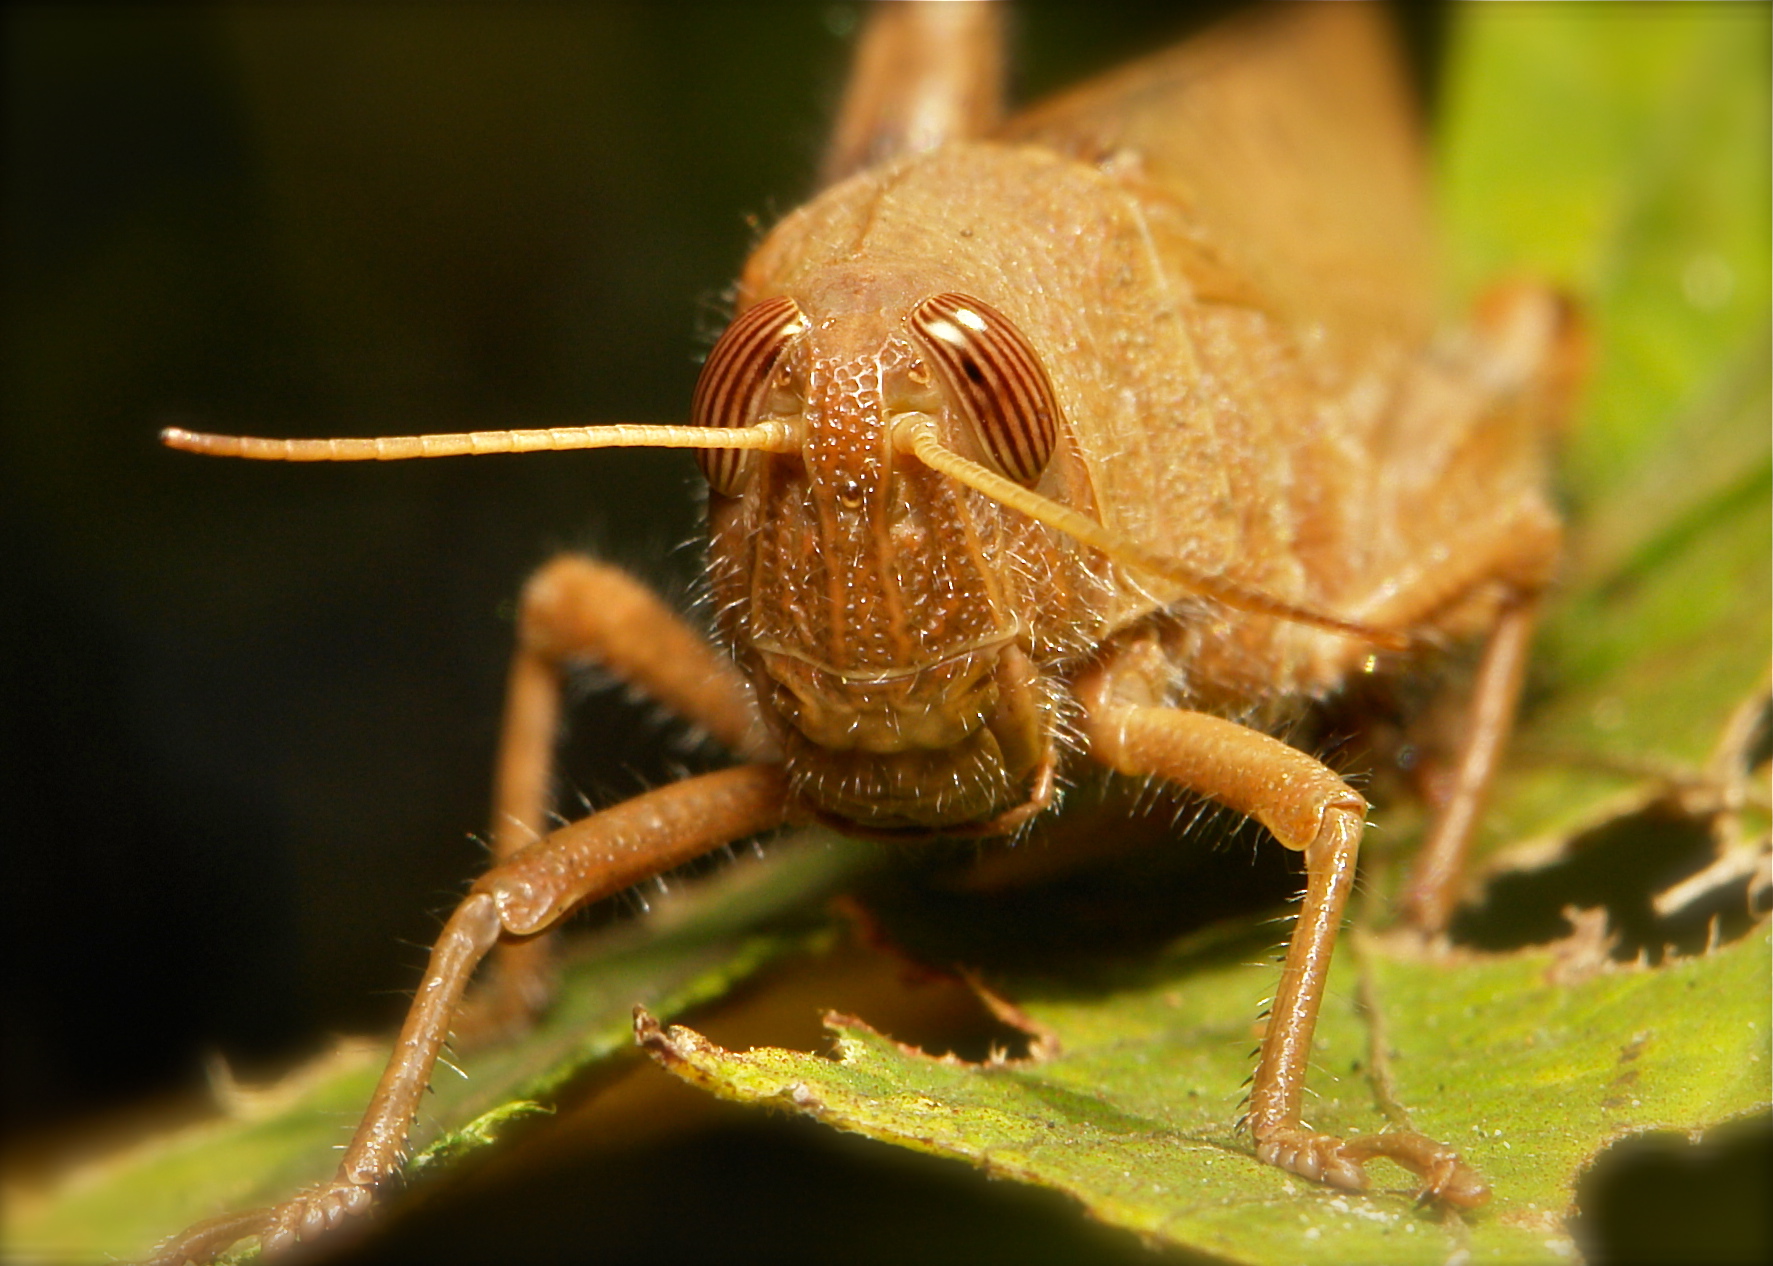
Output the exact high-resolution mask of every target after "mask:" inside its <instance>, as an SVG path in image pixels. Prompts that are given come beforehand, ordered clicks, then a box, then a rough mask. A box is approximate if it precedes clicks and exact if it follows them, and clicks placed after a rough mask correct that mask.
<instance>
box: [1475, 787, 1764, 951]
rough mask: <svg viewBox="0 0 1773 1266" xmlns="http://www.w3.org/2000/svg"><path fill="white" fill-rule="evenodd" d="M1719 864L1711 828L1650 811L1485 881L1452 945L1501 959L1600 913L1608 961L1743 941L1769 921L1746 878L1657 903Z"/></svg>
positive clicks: (1672, 811)
mask: <svg viewBox="0 0 1773 1266" xmlns="http://www.w3.org/2000/svg"><path fill="white" fill-rule="evenodd" d="M1715 856H1716V843H1715V841H1714V838H1713V836H1712V832H1711V824H1710V823H1709V822H1708V821H1707V820H1706V819H1704V818H1702V817H1695V816H1693V815H1690V814H1687V813H1683V812H1682V811H1681V810H1680V809H1679V808H1678V807H1676V806H1673V805H1667V804H1654V805H1651V806H1649V807H1648V808H1645V809H1642V810H1640V811H1638V812H1636V813H1631V814H1627V815H1625V816H1623V817H1620V818H1616V819H1614V820H1613V821H1611V822H1608V823H1606V824H1605V825H1604V826H1601V827H1598V828H1596V829H1594V830H1592V831H1589V832H1586V833H1584V834H1583V835H1580V836H1578V837H1576V838H1575V839H1573V840H1571V841H1570V843H1569V845H1568V847H1567V848H1566V850H1565V853H1564V857H1563V859H1562V860H1561V861H1558V862H1557V863H1555V864H1553V865H1550V866H1546V867H1543V868H1541V869H1537V870H1531V871H1519V872H1515V873H1512V874H1505V875H1501V876H1498V877H1497V878H1495V879H1493V880H1491V881H1490V884H1489V886H1488V888H1487V889H1486V891H1485V895H1484V900H1483V902H1482V904H1480V905H1475V906H1468V907H1466V908H1465V909H1463V910H1461V911H1460V912H1459V914H1458V915H1457V917H1456V918H1455V920H1454V923H1453V928H1452V935H1453V939H1454V940H1455V941H1457V942H1459V943H1460V944H1463V945H1468V946H1470V947H1472V948H1474V949H1480V950H1488V951H1491V952H1502V951H1507V950H1513V949H1521V948H1524V947H1526V946H1529V945H1546V944H1550V943H1552V942H1555V941H1560V940H1562V939H1564V938H1565V937H1567V936H1569V935H1570V934H1571V932H1572V931H1573V930H1574V928H1573V925H1572V923H1571V922H1570V919H1569V918H1568V917H1567V915H1566V912H1567V911H1569V910H1571V909H1581V910H1588V909H1596V908H1599V909H1604V910H1605V911H1606V914H1607V933H1608V937H1609V939H1610V940H1611V941H1612V944H1613V948H1612V953H1613V957H1614V958H1616V959H1619V960H1622V961H1631V960H1634V959H1636V958H1638V957H1639V956H1640V955H1641V956H1643V957H1644V958H1645V959H1646V960H1647V961H1648V962H1650V963H1659V962H1661V961H1662V960H1663V959H1664V958H1666V957H1668V956H1669V955H1670V954H1673V955H1678V956H1683V957H1685V956H1690V955H1694V954H1701V953H1704V952H1705V951H1706V950H1707V949H1708V948H1711V947H1715V946H1716V945H1721V944H1728V943H1729V942H1731V941H1734V940H1736V939H1738V938H1739V937H1741V936H1743V935H1745V934H1746V933H1747V932H1748V931H1749V930H1750V929H1751V928H1753V927H1754V926H1755V925H1756V924H1757V923H1758V922H1759V921H1760V919H1761V918H1762V917H1763V916H1764V914H1765V913H1766V911H1765V910H1764V909H1763V908H1762V906H1763V904H1764V901H1765V893H1764V891H1759V892H1757V890H1756V889H1755V888H1754V887H1753V885H1752V883H1751V880H1750V879H1749V878H1748V877H1743V878H1740V879H1738V880H1736V881H1734V882H1730V883H1726V884H1721V885H1719V886H1718V887H1716V888H1713V889H1711V890H1709V891H1707V892H1705V893H1704V894H1703V895H1702V896H1701V897H1699V898H1698V899H1696V900H1693V901H1691V902H1688V903H1686V904H1684V905H1682V906H1681V907H1680V908H1679V909H1677V910H1674V911H1672V912H1670V913H1668V914H1666V915H1665V914H1662V913H1659V912H1658V910H1657V908H1656V897H1657V894H1659V893H1662V892H1664V891H1666V890H1668V889H1669V888H1672V887H1673V886H1674V885H1676V884H1678V883H1680V882H1681V881H1682V880H1684V879H1687V878H1689V877H1690V876H1692V875H1695V874H1697V873H1698V872H1700V871H1701V870H1703V869H1705V867H1706V866H1707V865H1709V864H1710V863H1711V862H1712V861H1713V859H1714V858H1715Z"/></svg>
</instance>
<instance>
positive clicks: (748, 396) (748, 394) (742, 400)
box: [690, 295, 807, 497]
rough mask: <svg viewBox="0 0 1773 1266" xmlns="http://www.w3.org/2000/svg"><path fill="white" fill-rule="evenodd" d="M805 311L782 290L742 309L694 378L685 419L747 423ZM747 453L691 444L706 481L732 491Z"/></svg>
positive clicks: (740, 482) (802, 325)
mask: <svg viewBox="0 0 1773 1266" xmlns="http://www.w3.org/2000/svg"><path fill="white" fill-rule="evenodd" d="M806 328H807V321H806V317H805V316H803V315H802V314H801V311H800V308H799V307H798V306H796V304H795V302H794V300H792V299H790V298H788V297H787V296H786V295H779V296H777V297H776V298H774V299H765V300H764V301H763V302H762V303H759V304H756V305H755V306H753V307H750V308H747V309H745V311H743V312H741V313H740V314H739V315H738V316H737V317H735V318H734V319H733V323H732V324H731V325H729V326H727V329H726V333H725V334H722V335H721V336H720V341H719V342H718V343H716V344H715V345H714V350H713V351H712V352H710V353H709V354H708V360H707V363H706V364H704V365H703V366H702V376H701V377H700V378H698V379H697V380H696V394H695V399H694V401H693V402H692V403H691V405H690V420H691V421H692V422H693V423H694V424H695V425H696V426H732V427H740V426H751V425H753V424H754V423H756V422H757V420H758V417H759V415H760V414H761V413H762V410H763V405H764V401H765V400H766V399H767V397H768V396H769V393H770V388H771V387H772V385H773V379H774V377H775V373H776V369H777V366H779V365H780V364H781V361H782V356H783V353H785V352H786V351H787V350H788V347H789V345H790V344H791V343H793V342H794V340H795V339H797V338H799V337H800V336H801V335H802V334H803V333H805V332H806ZM750 458H751V453H750V452H749V451H747V450H745V449H737V448H702V449H697V450H696V464H697V465H698V466H700V467H701V468H702V474H703V475H704V476H705V477H706V478H707V480H708V485H709V487H711V488H713V489H714V491H716V492H718V493H721V494H722V495H724V496H728V497H733V496H737V495H738V493H739V489H740V488H742V487H743V486H744V483H745V474H746V471H747V470H749V469H750V468H749V466H748V465H747V462H748V461H749V460H750Z"/></svg>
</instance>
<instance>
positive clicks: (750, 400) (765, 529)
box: [696, 265, 1064, 831]
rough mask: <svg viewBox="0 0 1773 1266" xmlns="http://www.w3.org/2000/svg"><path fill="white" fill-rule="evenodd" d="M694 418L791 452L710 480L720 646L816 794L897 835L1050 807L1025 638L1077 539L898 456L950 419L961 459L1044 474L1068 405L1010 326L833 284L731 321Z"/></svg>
mask: <svg viewBox="0 0 1773 1266" xmlns="http://www.w3.org/2000/svg"><path fill="white" fill-rule="evenodd" d="M696 412H697V421H698V422H699V423H701V424H702V425H708V426H722V425H725V426H752V425H756V424H757V423H759V422H761V421H769V422H773V423H786V424H787V426H788V427H789V429H790V433H791V434H792V435H793V436H794V437H795V440H796V443H795V444H794V445H793V450H792V451H789V452H775V453H762V452H752V453H739V452H725V453H718V454H711V455H710V457H709V459H707V460H705V461H704V470H705V471H706V472H707V473H708V474H709V478H710V484H711V486H712V487H713V489H714V495H713V498H712V505H711V518H712V520H713V524H714V536H713V552H714V561H713V569H712V571H713V576H714V584H715V590H716V597H717V601H718V604H719V609H720V613H721V625H722V630H723V632H724V633H725V635H726V637H727V638H728V640H729V642H730V643H731V645H732V646H733V648H734V651H735V654H736V655H737V657H738V659H739V661H740V663H741V664H742V665H743V666H744V668H745V670H746V672H747V674H748V675H749V676H750V678H751V680H752V683H753V686H754V687H755V689H756V691H757V695H758V698H759V701H760V702H761V703H762V705H763V708H764V711H765V714H766V716H767V717H768V718H769V721H770V723H771V728H772V729H773V730H774V731H775V733H776V737H777V741H778V743H779V744H780V745H781V747H782V750H783V752H784V755H785V756H786V757H787V761H788V767H789V770H790V773H791V777H792V779H793V783H794V786H795V789H796V791H797V792H798V793H799V795H800V796H801V798H802V799H803V800H804V801H805V802H806V803H807V804H808V805H809V806H810V807H811V808H812V809H813V810H814V811H815V812H818V813H821V814H823V815H825V816H828V817H832V818H835V819H838V820H839V821H841V822H842V823H844V824H846V825H851V826H860V827H864V828H868V829H873V830H888V831H890V830H894V829H930V828H972V829H984V830H999V829H1007V828H1008V827H1009V826H1010V825H1012V824H1013V823H1012V822H1011V821H1008V820H1006V815H1010V816H1011V817H1013V818H1014V820H1015V821H1020V820H1021V819H1022V818H1023V817H1026V816H1028V813H1031V812H1032V811H1034V810H1035V809H1038V808H1039V807H1041V806H1043V805H1044V804H1045V803H1046V802H1047V800H1048V799H1049V798H1050V794H1051V790H1050V788H1051V780H1052V772H1053V767H1054V764H1055V761H1056V756H1055V743H1054V736H1053V728H1054V727H1053V722H1052V718H1051V709H1050V708H1049V707H1048V706H1047V705H1046V703H1045V695H1046V693H1047V692H1045V691H1043V690H1042V689H1041V688H1040V678H1039V673H1038V672H1037V670H1036V669H1035V667H1034V665H1033V663H1032V662H1031V660H1030V658H1029V650H1030V644H1031V643H1030V630H1031V629H1033V628H1034V627H1035V625H1037V624H1038V623H1041V622H1042V620H1041V617H1040V616H1039V615H1038V614H1037V613H1036V611H1035V610H1034V609H1033V608H1034V606H1035V604H1037V603H1038V602H1039V601H1040V599H1041V597H1042V596H1043V595H1042V592H1041V591H1042V590H1043V589H1044V588H1045V586H1043V585H1041V584H1039V583H1038V582H1039V580H1040V579H1041V578H1043V577H1051V576H1052V575H1054V574H1056V573H1057V572H1058V571H1059V570H1060V569H1061V566H1060V560H1059V559H1058V558H1056V557H1050V556H1048V554H1049V553H1050V552H1051V551H1054V550H1059V551H1063V549H1064V545H1063V543H1061V542H1058V541H1056V540H1054V539H1053V538H1052V537H1051V536H1050V534H1048V533H1046V532H1045V531H1044V530H1038V529H1037V530H1035V531H1032V532H1031V531H1028V530H1027V529H1028V528H1029V527H1030V526H1032V525H1028V524H1026V522H1025V521H1018V520H1019V517H1020V516H1017V515H1015V514H1014V513H1013V512H1010V511H1006V510H1005V509H1004V508H1003V507H1001V506H999V505H997V503H995V502H994V501H992V500H991V499H990V498H988V497H982V496H980V495H978V494H976V493H973V492H971V491H970V490H968V489H967V488H965V487H963V486H962V485H960V484H958V483H956V482H954V481H953V480H951V479H948V478H946V477H945V476H943V475H941V474H939V473H937V472H935V471H933V470H931V469H929V468H928V467H926V466H924V465H923V464H922V463H920V462H918V461H916V460H915V459H913V458H911V457H910V456H908V455H907V454H905V453H904V452H902V451H899V450H898V448H897V446H896V445H895V441H894V428H895V427H896V426H899V425H901V424H902V422H903V421H904V420H905V419H907V418H916V419H920V420H922V419H935V420H936V424H937V426H938V428H939V430H940V431H941V432H942V433H943V434H944V435H945V436H947V437H949V442H950V443H951V444H952V445H953V446H954V447H955V448H956V449H957V451H962V452H966V453H969V454H972V453H977V454H979V455H980V456H982V457H983V458H984V459H986V460H988V461H990V462H992V464H994V465H996V466H998V467H999V468H1001V469H1003V470H1005V471H1006V473H1007V472H1011V471H1014V472H1015V473H1016V474H1017V476H1018V477H1020V478H1022V479H1023V480H1025V481H1027V482H1034V481H1035V480H1038V478H1039V477H1040V473H1041V471H1042V470H1043V469H1044V468H1045V466H1046V464H1047V461H1048V460H1049V459H1050V458H1051V455H1052V451H1053V448H1054V444H1055V437H1056V433H1057V413H1058V409H1057V406H1056V404H1054V403H1053V398H1052V391H1051V388H1050V386H1048V385H1047V382H1046V378H1045V375H1044V372H1043V371H1041V370H1040V368H1039V362H1038V359H1036V358H1035V356H1034V353H1033V352H1032V350H1031V349H1028V347H1027V344H1026V341H1025V340H1023V339H1022V338H1021V336H1020V335H1019V334H1017V333H1016V332H1015V331H1014V328H1013V326H1010V325H1009V323H1008V321H1007V319H1006V318H1004V317H1002V316H1001V314H998V313H997V312H996V311H995V310H994V309H991V308H989V307H988V306H986V305H984V304H982V303H979V302H978V301H968V300H966V299H965V298H964V297H962V296H956V295H950V294H940V293H939V294H937V295H933V296H932V295H930V294H928V293H927V285H926V286H923V287H919V286H917V285H916V284H915V283H914V282H913V281H912V280H911V279H910V277H908V276H907V275H905V274H904V273H901V272H899V271H897V270H894V269H892V268H890V267H882V266H879V265H869V266H863V265H851V266H838V267H833V268H831V269H828V270H826V271H825V272H824V273H822V274H820V275H818V276H815V277H814V278H812V279H811V281H810V283H809V284H803V285H800V286H797V287H796V294H795V295H794V296H786V295H784V296H778V297H775V298H771V299H767V300H764V301H763V302H762V303H759V304H757V305H755V306H753V307H752V308H750V309H748V310H747V311H746V312H744V313H742V314H741V315H740V317H739V318H738V319H737V320H735V322H734V323H733V326H732V328H731V329H730V330H729V331H728V333H727V335H726V336H725V337H724V338H723V339H722V341H721V344H720V345H719V346H717V347H716V349H715V351H714V353H713V355H711V356H710V357H709V361H708V366H707V368H706V369H705V370H704V374H703V380H702V383H701V384H700V385H699V386H698V388H697V396H696ZM1000 450H1001V451H1003V452H1005V453H1006V454H1007V458H999V456H998V453H999V452H1000ZM1031 582H1032V583H1031ZM1049 596H1050V595H1049Z"/></svg>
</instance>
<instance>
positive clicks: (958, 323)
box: [911, 294, 1059, 488]
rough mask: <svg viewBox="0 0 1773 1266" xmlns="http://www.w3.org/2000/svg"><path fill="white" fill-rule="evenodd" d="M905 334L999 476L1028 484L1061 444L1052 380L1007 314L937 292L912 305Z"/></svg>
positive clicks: (1033, 483)
mask: <svg viewBox="0 0 1773 1266" xmlns="http://www.w3.org/2000/svg"><path fill="white" fill-rule="evenodd" d="M911 332H912V333H913V334H915V335H916V336H917V338H918V340H919V341H920V342H921V343H922V344H923V346H924V349H925V350H926V351H928V352H929V355H930V359H931V360H932V361H934V362H935V364H936V368H937V371H938V372H939V373H940V374H941V376H942V381H943V382H944V384H945V385H946V386H947V387H948V389H949V391H950V392H951V393H952V394H953V398H954V400H955V401H956V402H957V403H958V404H959V405H960V407H961V409H962V411H963V412H965V414H966V416H967V420H968V421H969V422H971V423H972V426H973V433H974V434H975V435H976V436H977V437H978V440H979V448H980V451H981V452H982V453H983V454H984V455H985V458H986V461H987V463H988V464H990V465H991V466H994V467H995V468H996V469H997V471H998V472H999V473H1000V474H1003V475H1005V476H1007V477H1008V478H1010V479H1013V480H1015V481H1016V482H1017V483H1019V484H1021V485H1022V486H1024V487H1027V488H1032V487H1033V486H1034V485H1035V484H1036V483H1038V482H1040V475H1041V472H1042V471H1044V470H1045V469H1046V467H1047V462H1048V461H1050V460H1051V459H1052V456H1053V449H1054V448H1055V447H1057V445H1058V443H1059V404H1058V401H1057V400H1056V399H1055V398H1054V396H1053V384H1052V382H1051V381H1050V380H1049V379H1048V378H1047V371H1046V370H1045V369H1044V368H1043V367H1042V366H1041V363H1040V356H1039V354H1038V353H1036V352H1035V350H1034V348H1033V347H1031V346H1029V343H1028V340H1027V339H1026V338H1024V337H1023V335H1022V331H1020V330H1018V329H1017V328H1016V327H1015V325H1014V324H1012V323H1011V321H1010V319H1009V318H1008V317H1006V316H1005V315H1004V314H1003V313H1001V312H999V311H998V310H997V309H996V308H993V307H991V306H990V305H989V304H986V303H982V302H980V301H979V300H978V299H974V298H972V297H970V296H968V295H960V294H939V295H934V296H932V297H930V298H928V299H925V300H924V301H923V302H922V303H920V304H918V305H917V306H916V307H915V308H913V309H912V310H911Z"/></svg>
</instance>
